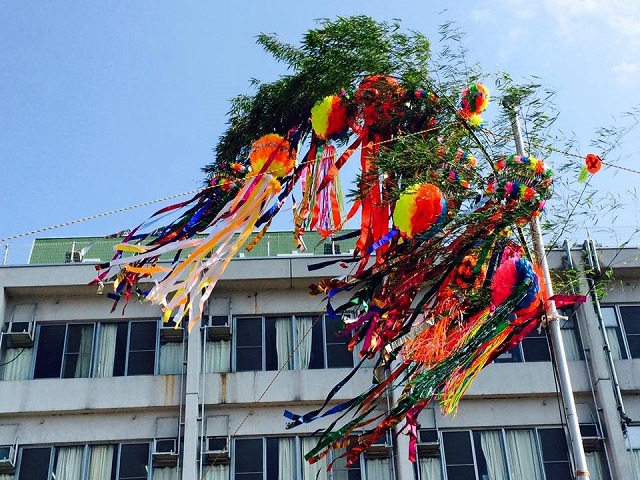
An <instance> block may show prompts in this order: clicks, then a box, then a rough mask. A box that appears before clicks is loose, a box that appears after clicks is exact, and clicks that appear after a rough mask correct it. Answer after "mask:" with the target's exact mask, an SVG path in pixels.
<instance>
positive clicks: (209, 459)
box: [202, 437, 231, 465]
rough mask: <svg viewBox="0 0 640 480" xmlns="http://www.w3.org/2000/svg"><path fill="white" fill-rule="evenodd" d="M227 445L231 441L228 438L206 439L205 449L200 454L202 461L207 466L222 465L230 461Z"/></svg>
mask: <svg viewBox="0 0 640 480" xmlns="http://www.w3.org/2000/svg"><path fill="white" fill-rule="evenodd" d="M229 445H231V439H230V438H229V437H207V439H206V441H205V445H204V447H205V449H204V452H202V455H203V456H204V460H205V462H206V463H207V464H208V465H224V464H227V463H229V462H230V461H231V455H230V454H229Z"/></svg>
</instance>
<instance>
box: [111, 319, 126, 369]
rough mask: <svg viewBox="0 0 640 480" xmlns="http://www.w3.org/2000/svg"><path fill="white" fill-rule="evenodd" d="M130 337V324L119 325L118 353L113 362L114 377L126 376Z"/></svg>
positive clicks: (117, 334)
mask: <svg viewBox="0 0 640 480" xmlns="http://www.w3.org/2000/svg"><path fill="white" fill-rule="evenodd" d="M128 337H129V324H128V323H118V331H117V333H116V353H115V358H114V362H113V376H114V377H120V376H122V375H124V369H125V366H126V364H127V338H128Z"/></svg>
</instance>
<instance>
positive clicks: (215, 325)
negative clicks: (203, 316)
mask: <svg viewBox="0 0 640 480" xmlns="http://www.w3.org/2000/svg"><path fill="white" fill-rule="evenodd" d="M206 330H207V340H209V341H215V340H231V317H230V316H229V315H209V316H208V321H207V326H206Z"/></svg>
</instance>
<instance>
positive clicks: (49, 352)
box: [33, 324, 95, 378]
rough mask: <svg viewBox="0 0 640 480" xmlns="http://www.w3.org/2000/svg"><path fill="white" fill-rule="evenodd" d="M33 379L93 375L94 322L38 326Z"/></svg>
mask: <svg viewBox="0 0 640 480" xmlns="http://www.w3.org/2000/svg"><path fill="white" fill-rule="evenodd" d="M38 330H39V333H38V343H37V347H36V365H35V370H34V372H33V378H60V377H62V378H86V377H89V376H90V375H91V359H92V352H93V342H94V330H95V328H94V325H93V324H66V325H45V324H41V325H39V327H38Z"/></svg>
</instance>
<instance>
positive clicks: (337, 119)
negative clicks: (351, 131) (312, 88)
mask: <svg viewBox="0 0 640 480" xmlns="http://www.w3.org/2000/svg"><path fill="white" fill-rule="evenodd" d="M311 126H312V127H313V131H314V132H315V133H316V135H317V136H318V137H320V138H322V139H328V138H339V137H342V136H343V135H344V134H345V133H346V132H347V129H348V128H349V124H348V123H347V105H346V104H345V103H344V102H343V101H342V98H341V97H338V96H336V95H332V96H329V97H324V98H323V99H322V100H320V101H318V102H316V104H315V105H314V106H313V108H312V109H311Z"/></svg>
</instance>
